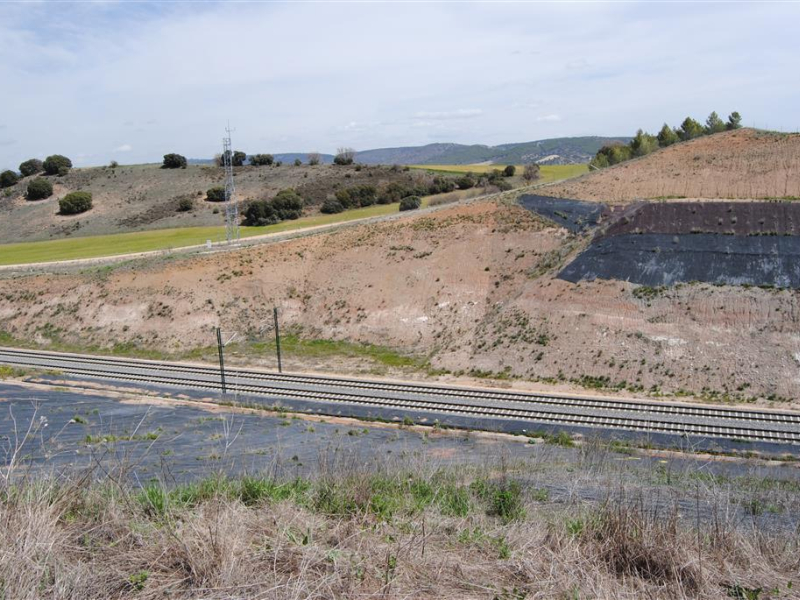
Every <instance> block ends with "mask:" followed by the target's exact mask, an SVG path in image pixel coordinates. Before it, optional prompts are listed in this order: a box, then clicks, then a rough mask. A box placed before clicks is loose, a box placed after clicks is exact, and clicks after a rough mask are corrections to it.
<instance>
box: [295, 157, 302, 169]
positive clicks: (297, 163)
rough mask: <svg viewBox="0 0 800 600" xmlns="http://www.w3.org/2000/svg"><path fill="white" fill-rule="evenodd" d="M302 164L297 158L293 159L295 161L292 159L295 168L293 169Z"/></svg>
mask: <svg viewBox="0 0 800 600" xmlns="http://www.w3.org/2000/svg"><path fill="white" fill-rule="evenodd" d="M302 164H303V161H302V160H300V159H299V158H295V159H294V166H295V167H299V166H300V165H302Z"/></svg>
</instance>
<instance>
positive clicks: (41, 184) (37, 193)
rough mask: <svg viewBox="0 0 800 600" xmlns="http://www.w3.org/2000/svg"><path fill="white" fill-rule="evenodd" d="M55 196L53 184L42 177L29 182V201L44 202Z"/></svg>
mask: <svg viewBox="0 0 800 600" xmlns="http://www.w3.org/2000/svg"><path fill="white" fill-rule="evenodd" d="M52 195H53V184H52V183H50V182H49V181H47V179H44V178H42V177H37V178H36V179H32V180H31V181H30V182H28V200H42V199H43V198H49V197H50V196H52Z"/></svg>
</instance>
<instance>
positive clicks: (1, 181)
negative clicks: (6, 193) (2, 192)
mask: <svg viewBox="0 0 800 600" xmlns="http://www.w3.org/2000/svg"><path fill="white" fill-rule="evenodd" d="M18 181H19V175H17V174H16V173H14V171H3V172H2V173H0V188H7V187H11V186H12V185H16V183H17V182H18Z"/></svg>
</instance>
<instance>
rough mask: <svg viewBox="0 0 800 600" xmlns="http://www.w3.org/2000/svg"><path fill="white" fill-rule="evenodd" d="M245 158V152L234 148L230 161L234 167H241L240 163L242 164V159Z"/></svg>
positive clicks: (244, 159)
mask: <svg viewBox="0 0 800 600" xmlns="http://www.w3.org/2000/svg"><path fill="white" fill-rule="evenodd" d="M246 160H247V153H246V152H242V151H241V150H234V152H233V161H232V163H231V164H232V165H233V166H234V167H241V166H242V165H244V161H246Z"/></svg>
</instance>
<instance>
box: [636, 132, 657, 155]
mask: <svg viewBox="0 0 800 600" xmlns="http://www.w3.org/2000/svg"><path fill="white" fill-rule="evenodd" d="M630 147H631V154H632V155H633V156H645V155H646V154H650V153H651V152H652V151H653V150H655V149H656V148H658V139H657V138H656V137H655V136H653V135H650V134H649V133H645V132H644V131H643V130H641V129H640V130H639V131H637V132H636V136H635V137H634V138H633V139H632V140H631V143H630Z"/></svg>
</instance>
